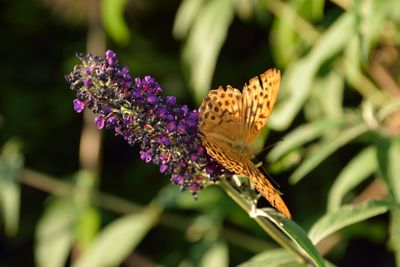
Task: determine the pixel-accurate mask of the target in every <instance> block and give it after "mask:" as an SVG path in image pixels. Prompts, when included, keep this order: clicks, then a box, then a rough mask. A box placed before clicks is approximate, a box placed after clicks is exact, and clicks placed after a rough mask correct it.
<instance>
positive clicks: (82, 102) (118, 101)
mask: <svg viewBox="0 0 400 267" xmlns="http://www.w3.org/2000/svg"><path fill="white" fill-rule="evenodd" d="M105 55H106V57H105V59H103V58H101V57H97V56H92V55H82V54H80V55H77V56H78V58H79V59H80V60H81V61H82V64H81V65H78V66H75V68H74V71H73V72H71V73H70V74H68V75H66V80H67V82H68V83H69V85H70V87H71V89H72V90H74V91H76V97H77V98H76V99H75V100H74V101H73V105H74V109H75V111H76V112H81V111H82V110H83V109H84V108H86V107H87V108H89V109H90V110H92V111H93V112H94V113H95V114H96V118H95V122H96V124H97V127H98V128H99V129H102V128H104V127H105V128H113V129H114V130H115V133H116V134H117V135H122V136H123V137H124V138H125V140H127V141H128V143H129V144H131V145H134V144H138V145H140V149H141V151H140V158H141V159H142V160H144V161H145V162H147V163H149V162H152V163H154V164H156V165H158V166H159V170H160V172H161V173H164V174H167V175H170V176H171V181H172V182H173V183H175V184H177V185H179V186H180V187H181V189H182V190H185V189H188V190H190V192H192V193H193V194H196V193H197V192H198V191H199V190H200V189H202V188H203V186H204V184H206V183H207V182H208V181H209V180H211V181H215V180H216V179H218V177H219V175H221V174H222V173H223V172H224V171H225V170H224V169H223V167H221V166H220V165H219V164H218V163H216V162H215V161H213V159H212V158H211V157H209V156H208V155H207V153H206V150H205V148H204V146H203V145H202V144H201V140H200V138H199V137H198V128H197V125H198V121H199V112H198V110H190V109H189V108H188V106H187V105H179V104H177V103H176V98H175V97H174V96H163V95H162V94H161V93H162V91H163V90H162V89H161V87H160V85H159V84H158V83H157V82H156V81H155V80H154V79H153V78H152V77H151V76H146V77H144V78H135V79H132V77H131V75H130V74H129V70H128V68H127V67H121V66H120V65H119V63H118V60H117V57H116V54H115V53H114V52H113V51H111V50H108V51H107V52H106V54H105Z"/></svg>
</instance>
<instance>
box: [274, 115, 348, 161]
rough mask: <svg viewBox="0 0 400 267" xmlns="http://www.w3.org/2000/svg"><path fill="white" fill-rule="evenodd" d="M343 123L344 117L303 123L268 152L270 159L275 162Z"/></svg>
mask: <svg viewBox="0 0 400 267" xmlns="http://www.w3.org/2000/svg"><path fill="white" fill-rule="evenodd" d="M342 123H343V120H342V119H321V120H318V121H314V122H311V123H308V124H304V125H301V126H299V127H298V128H296V129H294V130H293V131H291V132H290V133H289V134H287V135H286V136H284V137H283V141H282V142H279V143H278V144H277V145H275V146H274V148H273V149H272V150H271V152H270V153H269V154H268V160H269V161H271V162H274V161H276V160H278V159H279V158H281V157H283V156H284V155H285V154H287V153H289V152H290V151H292V150H294V149H296V148H298V147H301V146H303V145H304V144H306V143H307V142H310V141H312V140H314V139H316V138H318V137H320V136H321V135H323V134H324V133H325V132H326V131H328V130H329V129H331V128H336V127H338V126H339V125H340V124H342Z"/></svg>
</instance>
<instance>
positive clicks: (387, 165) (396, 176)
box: [377, 136, 400, 202]
mask: <svg viewBox="0 0 400 267" xmlns="http://www.w3.org/2000/svg"><path fill="white" fill-rule="evenodd" d="M377 155H378V164H379V170H380V173H381V176H382V178H383V179H384V180H385V182H386V183H387V184H388V188H389V190H390V192H392V194H393V197H394V198H395V199H396V201H398V202H400V164H399V162H400V137H399V136H398V137H395V138H393V139H392V140H388V139H386V140H382V141H381V142H380V143H379V145H378V154H377Z"/></svg>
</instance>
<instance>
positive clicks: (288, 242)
mask: <svg viewBox="0 0 400 267" xmlns="http://www.w3.org/2000/svg"><path fill="white" fill-rule="evenodd" d="M218 185H220V186H221V187H222V188H223V189H224V190H225V192H226V193H227V194H228V195H229V196H230V197H231V198H232V199H233V200H234V201H235V202H236V203H237V204H238V205H239V206H240V207H241V208H242V209H243V210H245V211H246V212H247V213H248V214H249V215H250V217H252V218H253V219H254V220H255V221H256V222H257V223H258V225H260V226H261V228H262V229H263V230H264V231H265V232H266V233H267V234H268V235H269V236H270V237H271V238H272V239H274V240H275V241H276V242H277V243H278V244H279V245H281V246H282V247H283V248H284V249H286V250H288V251H291V252H292V253H294V254H295V255H296V256H298V258H299V259H300V260H301V261H302V262H307V263H309V264H311V265H314V263H313V261H312V260H311V259H310V258H309V256H308V255H307V254H305V253H304V252H303V250H302V249H301V248H300V247H299V246H297V244H296V243H294V242H293V240H292V239H290V237H288V236H287V235H285V234H284V233H283V232H282V231H281V230H280V229H279V228H278V227H277V226H276V225H275V224H274V223H272V222H271V221H270V220H268V219H267V218H266V217H261V216H258V215H257V214H256V216H254V215H253V214H255V212H254V210H255V206H254V205H255V204H254V203H253V202H252V201H250V200H248V199H246V198H245V197H244V196H243V195H242V194H240V193H239V192H238V191H237V190H236V188H234V187H233V186H232V185H231V184H230V183H229V182H228V181H227V180H226V179H223V180H221V181H220V182H219V183H218Z"/></svg>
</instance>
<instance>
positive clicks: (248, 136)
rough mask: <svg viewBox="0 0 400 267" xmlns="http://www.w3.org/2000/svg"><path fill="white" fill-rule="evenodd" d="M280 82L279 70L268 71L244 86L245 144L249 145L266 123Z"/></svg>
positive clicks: (243, 116)
mask: <svg viewBox="0 0 400 267" xmlns="http://www.w3.org/2000/svg"><path fill="white" fill-rule="evenodd" d="M260 80H261V83H260ZM280 81H281V74H280V72H279V70H277V69H270V70H268V71H266V72H264V73H263V74H261V75H260V77H254V78H252V79H251V80H250V81H249V84H248V85H247V84H245V85H244V87H243V94H242V95H243V104H242V106H243V114H242V118H243V120H244V121H243V125H244V131H243V133H245V136H244V143H245V144H250V143H251V142H252V141H253V140H254V139H255V137H256V136H257V134H258V132H259V131H260V130H261V129H262V128H263V127H264V126H265V124H266V123H267V120H268V117H269V115H270V114H271V112H272V109H273V107H274V105H275V102H276V99H277V96H278V93H279V85H280Z"/></svg>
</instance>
